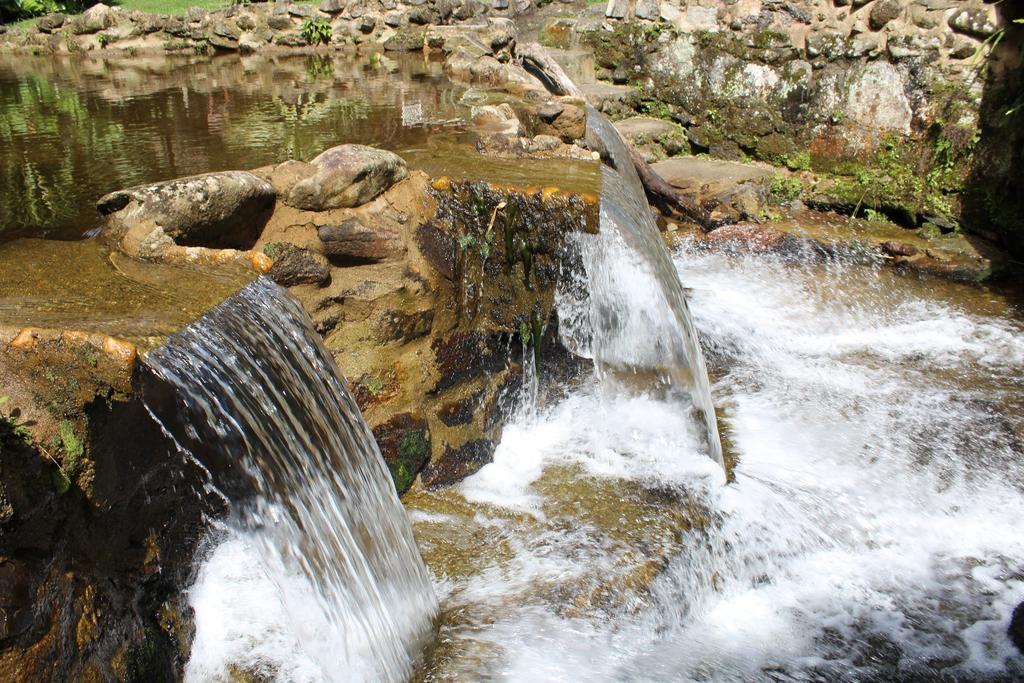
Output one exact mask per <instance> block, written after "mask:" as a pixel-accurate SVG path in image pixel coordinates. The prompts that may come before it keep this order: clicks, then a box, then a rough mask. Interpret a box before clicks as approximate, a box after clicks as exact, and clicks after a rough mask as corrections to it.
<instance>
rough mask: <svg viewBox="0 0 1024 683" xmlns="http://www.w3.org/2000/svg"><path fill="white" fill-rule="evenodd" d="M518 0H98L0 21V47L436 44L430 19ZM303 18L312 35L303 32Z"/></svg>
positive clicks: (439, 38) (494, 12) (82, 49)
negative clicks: (126, 2) (184, 7)
mask: <svg viewBox="0 0 1024 683" xmlns="http://www.w3.org/2000/svg"><path fill="white" fill-rule="evenodd" d="M527 7H529V3H526V5H525V6H523V5H522V4H515V5H510V4H509V2H508V0H492V2H490V3H484V2H480V1H479V0H405V1H404V2H398V1H397V0H370V1H369V2H364V1H363V0H349V1H348V2H345V1H344V0H323V2H321V3H319V4H312V3H292V2H288V1H284V2H273V3H252V4H245V5H233V6H231V7H229V8H228V9H225V10H218V11H214V12H209V11H206V10H203V9H199V8H192V9H190V10H189V11H188V12H187V13H186V14H185V15H184V16H170V15H160V14H149V13H146V12H142V11H139V10H129V9H124V8H120V7H108V6H107V5H103V4H99V5H95V6H93V7H91V8H90V9H88V10H87V11H86V12H85V13H84V14H82V15H79V16H65V15H63V14H53V15H48V16H46V17H43V18H41V19H39V20H38V21H37V22H36V24H35V26H34V27H32V28H30V29H28V30H26V31H18V30H14V29H7V28H6V27H4V26H0V49H6V50H12V49H15V50H16V49H23V50H33V51H37V52H39V51H47V52H69V53H86V52H92V51H102V50H108V51H111V50H116V51H124V50H128V51H140V50H166V51H187V52H200V53H205V52H212V51H240V52H256V51H260V50H264V49H267V48H271V47H285V48H295V47H307V46H310V45H313V44H316V45H321V44H323V45H325V46H326V47H331V48H339V47H345V46H348V47H353V46H360V45H364V46H372V47H377V48H382V49H384V50H394V51H408V50H422V49H423V48H424V47H425V46H426V45H427V43H428V38H429V42H430V43H431V47H435V48H436V47H440V46H441V45H442V44H443V43H444V40H445V36H444V32H443V31H441V32H437V31H435V32H433V33H431V35H430V36H428V35H427V33H428V31H427V29H428V28H429V27H444V26H458V25H476V26H479V25H481V24H486V22H487V20H488V19H489V18H490V19H492V20H493V19H501V18H508V17H512V16H515V14H516V13H517V12H518V11H519V10H520V9H525V8H527ZM307 22H316V23H317V24H318V25H320V26H319V28H320V31H322V32H320V33H318V35H317V37H315V38H314V37H311V36H310V35H305V34H304V33H303V26H304V25H305V24H306V23H307Z"/></svg>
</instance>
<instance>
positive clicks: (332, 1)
mask: <svg viewBox="0 0 1024 683" xmlns="http://www.w3.org/2000/svg"><path fill="white" fill-rule="evenodd" d="M344 9H345V0H324V1H323V2H321V3H320V11H321V12H325V13H327V14H340V13H341V11H342V10H344Z"/></svg>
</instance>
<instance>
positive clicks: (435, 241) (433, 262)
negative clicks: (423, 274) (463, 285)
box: [416, 224, 456, 280]
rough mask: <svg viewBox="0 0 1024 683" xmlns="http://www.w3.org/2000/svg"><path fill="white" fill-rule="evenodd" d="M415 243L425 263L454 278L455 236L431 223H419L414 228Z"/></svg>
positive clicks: (448, 277) (445, 275) (445, 276)
mask: <svg viewBox="0 0 1024 683" xmlns="http://www.w3.org/2000/svg"><path fill="white" fill-rule="evenodd" d="M416 245H417V246H418V247H419V250H420V253H421V254H422V255H423V258H424V259H426V261H427V263H429V264H430V266H431V267H432V268H433V269H434V270H435V271H437V273H438V274H439V275H440V276H441V277H444V278H447V279H449V280H454V279H455V248H456V242H455V238H454V237H452V236H451V235H449V234H448V233H446V232H444V231H443V230H439V229H437V228H436V227H434V226H433V225H430V224H426V225H421V226H420V227H419V228H417V230H416Z"/></svg>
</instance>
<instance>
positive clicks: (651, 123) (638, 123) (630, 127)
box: [615, 116, 689, 158]
mask: <svg viewBox="0 0 1024 683" xmlns="http://www.w3.org/2000/svg"><path fill="white" fill-rule="evenodd" d="M615 128H616V129H617V130H618V131H619V133H620V134H621V135H622V136H623V137H624V138H626V140H628V141H629V142H630V143H632V144H633V146H635V147H643V146H645V145H650V144H655V145H657V146H659V147H661V148H662V149H663V150H664V154H663V155H661V156H662V158H663V157H664V156H665V155H668V156H675V155H677V154H680V153H682V152H683V151H687V150H688V149H689V144H687V142H688V141H687V138H686V131H685V130H684V129H683V127H682V126H680V125H679V124H676V123H673V122H671V121H666V120H664V119H652V118H649V117H646V116H634V117H632V118H628V119H623V120H622V121H616V122H615Z"/></svg>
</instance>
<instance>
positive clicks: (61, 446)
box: [51, 420, 85, 493]
mask: <svg viewBox="0 0 1024 683" xmlns="http://www.w3.org/2000/svg"><path fill="white" fill-rule="evenodd" d="M57 428H58V430H59V431H60V436H58V437H56V438H54V443H53V446H54V450H56V451H57V452H58V453H60V455H61V458H60V462H59V463H58V464H57V473H56V477H55V478H54V485H55V486H56V488H57V492H58V493H67V491H68V489H70V488H71V482H73V481H74V480H75V478H76V477H78V474H79V472H80V471H81V469H82V458H83V456H84V455H85V446H84V445H83V444H82V440H81V439H80V438H79V437H78V435H77V434H76V433H75V428H74V425H72V424H71V423H70V422H68V421H67V420H61V421H60V424H59V425H57ZM51 459H53V458H52V456H51Z"/></svg>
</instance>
